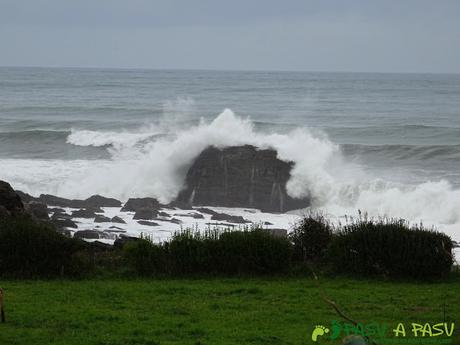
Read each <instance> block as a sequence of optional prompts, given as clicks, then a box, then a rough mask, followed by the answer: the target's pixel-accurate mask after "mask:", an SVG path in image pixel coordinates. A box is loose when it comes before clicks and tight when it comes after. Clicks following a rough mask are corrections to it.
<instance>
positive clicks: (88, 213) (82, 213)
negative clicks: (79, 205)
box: [72, 209, 96, 218]
mask: <svg viewBox="0 0 460 345" xmlns="http://www.w3.org/2000/svg"><path fill="white" fill-rule="evenodd" d="M72 217H74V218H95V217H96V213H95V212H94V210H91V209H89V210H88V209H81V210H77V211H73V212H72Z"/></svg>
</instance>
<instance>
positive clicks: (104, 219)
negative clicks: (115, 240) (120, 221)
mask: <svg viewBox="0 0 460 345" xmlns="http://www.w3.org/2000/svg"><path fill="white" fill-rule="evenodd" d="M94 223H110V218H109V217H106V216H102V215H99V214H98V215H96V218H94Z"/></svg>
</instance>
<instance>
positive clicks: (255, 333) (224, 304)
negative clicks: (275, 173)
mask: <svg viewBox="0 0 460 345" xmlns="http://www.w3.org/2000/svg"><path fill="white" fill-rule="evenodd" d="M322 285H323V288H324V290H325V291H326V293H327V295H328V296H329V297H331V298H332V299H334V300H335V301H336V302H337V303H338V304H339V305H340V306H341V307H342V309H343V310H344V311H346V312H347V313H348V314H349V315H350V316H352V317H353V318H355V319H357V320H359V321H362V322H367V323H370V322H382V323H388V324H389V326H390V327H391V328H393V326H395V325H396V324H397V323H399V322H405V323H410V322H431V323H437V322H443V321H444V320H447V321H449V322H456V321H459V322H460V304H459V301H460V299H459V293H460V279H459V278H458V277H457V278H453V279H452V280H451V281H449V282H445V283H434V284H428V283H423V284H421V283H407V282H406V283H398V282H396V283H395V282H383V281H376V280H352V279H348V278H337V279H331V278H328V279H324V280H323V282H322ZM0 286H1V287H2V288H3V289H4V290H5V309H6V316H7V322H6V323H5V324H0V344H2V345H3V344H5V345H13V344H17V345H41V344H62V345H73V344H78V345H83V344H95V345H96V344H97V345H109V344H111V345H112V344H113V345H115V344H117V345H126V344H151V345H152V344H181V345H182V344H211V345H214V344H293V345H294V344H295V345H301V344H314V342H313V341H312V339H311V332H312V330H313V328H314V326H315V325H316V324H323V325H326V326H329V325H330V324H331V322H332V320H340V318H339V317H338V316H337V314H336V313H335V312H334V310H333V309H332V308H331V306H330V305H328V304H326V303H325V302H324V301H323V300H322V299H321V298H320V293H319V290H318V288H317V286H316V285H315V283H314V281H313V280H311V279H307V278H305V279H294V278H283V279H282V278H278V279H243V278H235V279H197V280H147V279H146V280H85V281H59V280H55V281H0ZM456 326H457V327H459V328H460V324H458V325H456ZM454 334H455V335H454V338H453V341H452V344H460V331H459V329H455V333H454ZM316 344H340V341H337V340H335V342H333V341H328V340H327V339H326V338H325V337H323V338H320V339H319V342H317V343H316ZM383 344H385V343H383ZM398 344H405V343H404V342H401V343H398ZM417 344H424V342H423V341H420V342H419V343H417Z"/></svg>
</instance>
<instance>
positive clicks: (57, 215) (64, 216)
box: [51, 212, 72, 220]
mask: <svg viewBox="0 0 460 345" xmlns="http://www.w3.org/2000/svg"><path fill="white" fill-rule="evenodd" d="M56 219H72V216H71V215H70V214H67V213H58V212H55V213H54V214H53V215H52V216H51V220H56Z"/></svg>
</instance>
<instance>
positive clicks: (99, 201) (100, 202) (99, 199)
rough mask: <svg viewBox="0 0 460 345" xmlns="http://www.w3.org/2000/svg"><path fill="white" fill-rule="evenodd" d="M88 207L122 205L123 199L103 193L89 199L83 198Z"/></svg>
mask: <svg viewBox="0 0 460 345" xmlns="http://www.w3.org/2000/svg"><path fill="white" fill-rule="evenodd" d="M83 202H84V203H85V205H86V207H87V208H89V207H93V208H100V207H121V201H119V200H117V199H113V198H106V197H103V196H101V195H93V196H90V197H89V198H88V199H86V200H83Z"/></svg>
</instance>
